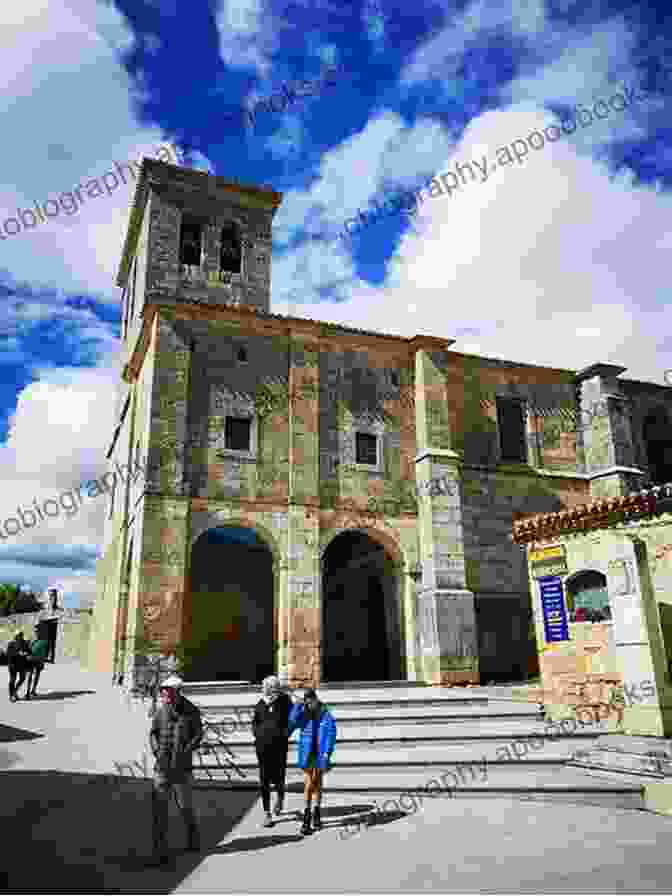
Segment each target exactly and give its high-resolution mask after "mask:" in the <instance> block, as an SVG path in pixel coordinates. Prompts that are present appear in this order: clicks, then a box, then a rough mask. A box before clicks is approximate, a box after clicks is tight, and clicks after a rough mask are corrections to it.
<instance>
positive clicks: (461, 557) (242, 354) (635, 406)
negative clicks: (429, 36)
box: [90, 159, 672, 686]
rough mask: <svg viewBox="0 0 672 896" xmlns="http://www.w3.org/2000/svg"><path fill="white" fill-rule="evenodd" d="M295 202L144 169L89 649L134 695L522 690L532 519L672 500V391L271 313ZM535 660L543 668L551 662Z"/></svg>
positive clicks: (131, 243)
mask: <svg viewBox="0 0 672 896" xmlns="http://www.w3.org/2000/svg"><path fill="white" fill-rule="evenodd" d="M281 201H282V196H281V195H280V194H279V193H276V192H274V191H273V190H272V189H269V188H266V187H264V188H261V187H255V186H245V185H242V184H240V183H238V182H235V181H229V180H226V179H225V178H223V177H215V176H212V175H209V174H207V173H204V172H201V171H196V170H192V169H188V168H183V167H179V166H175V165H170V164H166V163H164V162H159V161H154V160H149V159H144V160H143V164H142V168H141V173H140V177H139V179H138V183H137V187H136V192H135V196H134V199H133V203H132V207H131V211H130V220H129V225H128V230H127V234H126V239H125V243H124V247H123V255H122V259H121V264H120V268H119V274H118V278H117V285H118V286H119V287H121V288H122V289H123V296H122V305H123V310H122V321H123V322H122V340H123V347H124V367H123V374H122V383H121V386H120V390H119V396H118V405H117V414H116V426H115V430H114V433H113V435H112V437H111V444H110V446H109V451H108V455H107V456H108V458H109V460H110V464H111V467H110V469H112V465H113V464H116V465H118V466H117V468H119V467H126V466H127V465H128V466H131V467H133V466H135V469H136V470H142V473H136V475H135V477H134V478H133V477H130V476H129V477H126V478H125V480H124V481H121V479H120V481H118V482H117V481H116V479H115V483H116V485H115V487H114V489H113V491H112V494H111V498H110V503H109V511H108V519H107V522H106V532H105V541H104V553H103V556H102V559H101V560H100V561H99V565H98V571H97V580H98V586H97V598H96V604H95V610H94V618H93V634H92V641H91V644H90V648H91V652H90V657H91V659H90V662H91V665H92V666H94V667H95V668H96V669H98V670H100V671H106V672H109V673H110V674H111V675H112V676H113V678H114V680H115V681H121V680H122V678H123V679H124V683H125V684H129V682H130V683H132V682H136V681H139V680H142V676H143V675H144V674H145V673H146V670H147V665H146V664H147V657H148V656H149V655H158V654H160V655H162V656H164V657H168V658H170V657H177V656H179V657H181V662H183V663H184V665H183V666H182V667H181V668H182V669H184V670H185V674H186V676H187V677H188V678H189V679H191V680H208V681H213V680H220V681H251V682H258V681H260V679H261V678H262V677H263V676H264V675H266V674H269V673H271V672H273V671H277V672H280V673H281V674H284V675H286V676H287V678H288V680H289V682H290V684H291V685H292V686H301V685H305V684H307V683H313V684H315V685H319V684H321V683H324V682H371V681H385V680H387V681H399V680H408V681H422V682H429V683H435V684H440V683H443V684H447V683H466V682H473V683H478V682H483V683H486V682H490V681H507V680H514V679H520V678H521V677H525V675H526V674H527V671H528V665H529V664H530V663H531V662H533V660H534V654H535V646H534V640H533V639H531V620H532V616H531V599H530V593H529V581H528V576H527V568H526V559H525V554H524V552H523V551H522V550H521V549H520V548H519V547H518V546H517V545H516V544H515V543H514V541H513V539H512V537H511V532H512V523H513V521H514V520H517V519H519V518H522V517H523V516H524V515H527V514H538V513H545V512H549V513H550V512H555V511H558V510H561V509H563V508H571V507H574V506H576V505H579V504H583V503H585V502H586V501H588V500H590V499H591V498H595V497H600V496H607V495H608V496H617V495H622V494H626V493H627V492H629V491H630V490H632V489H636V488H641V487H644V486H646V485H648V484H652V483H654V484H655V483H657V482H664V481H670V480H672V458H671V457H670V454H669V447H670V444H671V443H670V434H671V423H670V421H671V412H672V401H671V400H670V395H671V394H672V392H671V390H670V389H669V388H667V387H664V386H657V385H654V384H651V383H642V382H635V381H629V380H623V379H619V377H620V375H621V374H622V373H623V371H624V368H622V367H617V366H614V365H609V364H594V365H592V366H590V367H588V368H586V369H585V370H583V371H580V372H578V373H577V372H575V371H571V370H560V369H555V368H550V367H538V366H532V365H527V364H518V363H513V362H508V361H497V360H491V359H488V358H481V357H476V356H473V355H466V354H462V353H460V352H458V351H452V350H451V346H452V344H453V343H454V340H452V339H450V338H449V337H447V336H419V335H409V336H408V337H399V336H390V335H387V334H385V333H382V332H366V331H363V330H358V329H354V328H349V327H345V326H336V325H332V324H327V323H323V322H320V321H317V320H310V319H305V318H295V317H288V316H283V315H279V314H273V313H272V312H271V310H270V309H271V282H272V281H271V252H272V224H273V217H274V214H275V212H276V210H277V208H278V207H279V205H280V203H281ZM531 654H532V656H531Z"/></svg>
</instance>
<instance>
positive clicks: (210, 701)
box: [189, 694, 539, 713]
mask: <svg viewBox="0 0 672 896" xmlns="http://www.w3.org/2000/svg"><path fill="white" fill-rule="evenodd" d="M255 697H256V699H254V700H252V701H250V700H249V699H248V698H245V699H243V697H242V696H241V697H240V699H238V700H234V699H233V698H231V697H229V696H227V695H226V694H214V695H213V694H194V695H191V696H189V699H190V700H191V702H192V703H194V704H195V705H196V706H198V707H200V708H201V709H202V710H204V711H206V712H208V711H210V710H213V711H217V712H222V711H227V712H236V711H238V712H247V711H249V710H252V709H253V708H254V707H255V706H256V704H257V702H258V699H259V695H258V694H257V695H255ZM294 702H295V703H299V702H300V701H299V700H296V699H295V700H294ZM323 702H324V703H325V705H326V706H328V707H329V709H331V710H333V711H338V712H341V711H344V712H347V711H355V710H358V709H360V708H362V709H374V708H375V709H394V708H396V709H402V708H403V709H406V708H407V709H408V710H409V711H410V710H419V709H422V708H423V707H427V708H430V707H431V708H432V709H441V710H445V711H447V712H452V711H456V712H459V711H460V710H462V709H465V708H470V707H474V708H479V707H480V708H485V707H488V706H495V705H496V706H497V707H499V710H500V711H501V712H507V711H511V712H519V713H524V712H539V709H538V707H537V706H536V705H535V704H514V703H511V702H509V701H498V702H497V703H496V704H493V702H492V701H491V700H488V698H487V697H420V698H415V697H404V698H401V697H400V698H396V697H392V696H385V697H384V698H383V697H381V698H380V699H376V698H374V696H373V695H370V694H369V695H367V696H365V697H360V698H357V699H355V698H354V697H353V698H351V699H349V700H338V699H333V700H332V699H329V700H327V699H326V698H325V699H324V700H323Z"/></svg>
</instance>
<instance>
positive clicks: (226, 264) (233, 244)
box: [219, 221, 243, 274]
mask: <svg viewBox="0 0 672 896" xmlns="http://www.w3.org/2000/svg"><path fill="white" fill-rule="evenodd" d="M242 263H243V241H242V239H241V236H240V228H239V227H238V225H237V224H235V223H234V222H233V221H231V222H230V223H229V224H225V225H224V227H222V230H221V233H220V248H219V272H220V274H240V273H241V266H242Z"/></svg>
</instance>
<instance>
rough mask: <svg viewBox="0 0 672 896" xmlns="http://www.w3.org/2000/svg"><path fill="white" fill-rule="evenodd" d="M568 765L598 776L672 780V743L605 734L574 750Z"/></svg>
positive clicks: (653, 738) (664, 740) (652, 738)
mask: <svg viewBox="0 0 672 896" xmlns="http://www.w3.org/2000/svg"><path fill="white" fill-rule="evenodd" d="M571 764H572V766H574V767H576V768H584V769H587V770H591V771H595V772H597V773H599V774H601V775H602V774H607V775H615V776H617V777H618V776H623V775H625V776H628V777H633V778H643V777H645V778H647V779H649V780H651V781H656V780H657V781H660V780H664V779H665V778H670V777H672V740H670V739H668V738H662V737H633V736H629V735H622V734H612V735H606V736H604V737H600V738H598V739H597V740H596V741H595V742H594V743H592V744H590V745H588V746H583V747H581V748H577V750H576V751H575V752H574V755H573V756H572V759H571Z"/></svg>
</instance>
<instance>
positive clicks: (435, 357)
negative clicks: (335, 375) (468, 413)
mask: <svg viewBox="0 0 672 896" xmlns="http://www.w3.org/2000/svg"><path fill="white" fill-rule="evenodd" d="M415 360H416V427H417V433H418V455H417V457H416V479H417V481H418V496H419V497H418V513H419V522H420V554H421V564H422V580H421V582H420V583H419V584H418V587H417V607H418V626H417V628H418V648H419V651H420V654H421V664H422V667H423V670H424V675H423V677H424V678H425V680H427V681H431V682H432V683H433V684H448V683H452V682H473V683H477V682H478V681H479V673H478V641H477V629H476V606H475V600H474V595H473V592H471V591H470V590H469V589H468V588H467V585H466V574H465V563H464V537H463V528H462V509H461V507H462V502H461V494H460V481H461V457H460V455H459V454H458V452H456V451H453V450H452V448H451V436H450V427H449V421H448V407H449V404H448V395H447V389H446V382H445V376H444V374H443V373H442V372H441V369H440V365H441V364H442V363H443V362H445V360H446V358H445V352H436V351H429V350H426V349H424V348H421V347H419V348H418V349H417V351H416V355H415Z"/></svg>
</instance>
